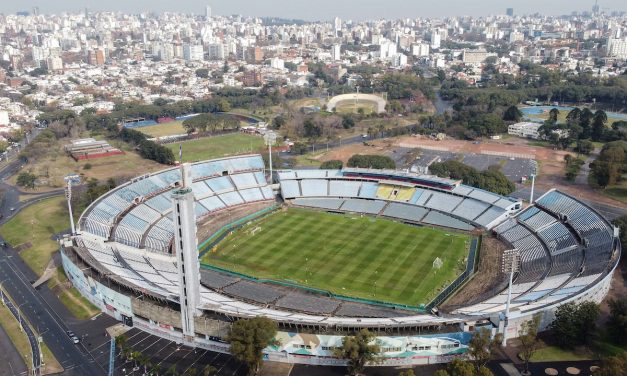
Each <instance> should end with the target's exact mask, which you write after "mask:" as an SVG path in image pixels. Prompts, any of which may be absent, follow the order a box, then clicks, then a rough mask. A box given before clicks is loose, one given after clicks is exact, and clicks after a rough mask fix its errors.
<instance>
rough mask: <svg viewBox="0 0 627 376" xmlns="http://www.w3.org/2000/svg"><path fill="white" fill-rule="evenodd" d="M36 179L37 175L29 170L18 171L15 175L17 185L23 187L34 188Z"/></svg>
mask: <svg viewBox="0 0 627 376" xmlns="http://www.w3.org/2000/svg"><path fill="white" fill-rule="evenodd" d="M36 181H37V175H35V174H32V173H30V172H20V173H19V175H17V185H19V186H20V187H24V188H30V189H34V188H35V182H36Z"/></svg>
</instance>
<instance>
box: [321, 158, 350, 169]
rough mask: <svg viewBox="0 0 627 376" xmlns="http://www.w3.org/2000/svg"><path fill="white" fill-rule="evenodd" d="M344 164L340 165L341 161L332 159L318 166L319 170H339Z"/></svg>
mask: <svg viewBox="0 0 627 376" xmlns="http://www.w3.org/2000/svg"><path fill="white" fill-rule="evenodd" d="M343 165H344V164H343V163H342V161H340V160H337V159H332V160H330V161H325V162H322V164H321V165H320V169H321V170H339V169H341V168H342V166H343Z"/></svg>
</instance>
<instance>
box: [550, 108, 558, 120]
mask: <svg viewBox="0 0 627 376" xmlns="http://www.w3.org/2000/svg"><path fill="white" fill-rule="evenodd" d="M559 115H560V110H558V109H557V108H552V109H551V111H549V120H550V121H551V122H553V123H557V118H558V117H559Z"/></svg>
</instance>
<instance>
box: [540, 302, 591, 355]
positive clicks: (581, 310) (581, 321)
mask: <svg viewBox="0 0 627 376" xmlns="http://www.w3.org/2000/svg"><path fill="white" fill-rule="evenodd" d="M599 312H600V311H599V306H598V305H597V304H596V303H594V302H590V301H586V302H581V303H579V304H576V303H573V302H570V303H566V304H562V305H561V306H559V307H558V309H557V311H556V312H555V320H554V321H553V323H551V326H550V328H551V330H553V333H554V334H555V338H556V340H557V343H558V345H559V346H561V347H565V348H573V347H575V346H577V345H581V344H585V343H588V342H589V341H590V339H591V338H590V337H591V336H592V335H593V333H594V330H595V322H596V319H597V318H598V316H599Z"/></svg>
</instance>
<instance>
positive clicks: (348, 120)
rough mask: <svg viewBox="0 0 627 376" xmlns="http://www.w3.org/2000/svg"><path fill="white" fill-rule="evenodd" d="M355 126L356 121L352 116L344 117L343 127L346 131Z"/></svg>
mask: <svg viewBox="0 0 627 376" xmlns="http://www.w3.org/2000/svg"><path fill="white" fill-rule="evenodd" d="M354 126H355V119H353V117H352V116H351V115H344V116H342V127H343V128H344V129H351V128H353V127H354Z"/></svg>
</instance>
